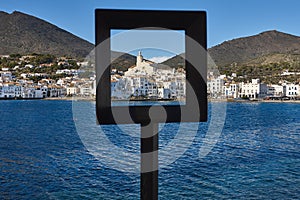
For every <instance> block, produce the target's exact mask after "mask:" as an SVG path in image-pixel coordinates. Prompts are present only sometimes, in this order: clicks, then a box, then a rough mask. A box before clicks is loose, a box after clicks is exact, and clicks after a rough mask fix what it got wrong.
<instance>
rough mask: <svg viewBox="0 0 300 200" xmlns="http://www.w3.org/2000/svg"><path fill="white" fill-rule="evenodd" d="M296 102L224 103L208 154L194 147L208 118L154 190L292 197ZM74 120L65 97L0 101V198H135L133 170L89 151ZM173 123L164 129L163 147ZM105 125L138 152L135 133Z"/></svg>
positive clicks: (299, 172) (298, 121) (168, 194)
mask: <svg viewBox="0 0 300 200" xmlns="http://www.w3.org/2000/svg"><path fill="white" fill-rule="evenodd" d="M80 106H82V107H83V108H85V107H86V108H90V109H92V108H93V107H94V103H91V102H81V104H80ZM299 107H300V105H299V104H284V103H228V104H227V112H226V121H225V125H224V128H223V131H222V134H221V135H220V138H219V139H218V141H217V143H216V145H215V146H214V148H213V149H212V151H211V152H210V153H209V154H208V155H207V156H205V157H204V158H199V149H200V147H201V145H203V138H204V137H205V135H204V133H205V131H206V130H207V128H208V125H209V122H207V123H203V124H201V125H200V128H199V131H198V132H197V134H196V137H195V139H194V140H193V142H192V144H191V146H189V148H188V150H187V151H186V152H185V153H184V154H183V156H182V157H180V158H179V159H178V160H176V162H174V163H173V164H171V165H170V166H169V167H167V168H165V169H162V170H160V173H159V198H160V199H298V198H299V196H300V188H299V187H300V118H299V116H300V109H299ZM76 120H78V119H77V118H75V117H74V116H73V113H72V102H71V101H0V182H1V187H0V199H139V176H138V175H137V174H132V173H125V172H120V171H118V170H115V169H112V168H111V167H109V166H107V165H105V164H104V162H102V160H99V159H97V157H96V156H95V155H93V154H90V153H89V151H88V150H87V149H86V147H85V146H84V144H83V142H82V140H81V139H80V138H81V136H80V134H79V135H78V132H77V131H76V127H75V122H76ZM176 126H177V124H169V125H168V126H167V127H166V128H165V129H163V130H162V132H161V133H160V147H161V148H163V146H164V145H167V144H168V141H170V140H172V139H173V137H174V132H173V131H172V130H174V127H176ZM106 129H111V131H110V135H109V139H110V140H111V141H112V142H113V143H114V144H116V145H118V146H119V147H122V148H123V149H126V150H128V151H129V152H136V153H137V154H138V149H139V143H138V140H137V139H136V138H131V137H130V136H128V135H124V134H120V132H119V131H114V129H115V127H111V128H109V127H106ZM129 129H137V126H129ZM168 130H169V131H168ZM99 145H100V146H101V145H102V144H99Z"/></svg>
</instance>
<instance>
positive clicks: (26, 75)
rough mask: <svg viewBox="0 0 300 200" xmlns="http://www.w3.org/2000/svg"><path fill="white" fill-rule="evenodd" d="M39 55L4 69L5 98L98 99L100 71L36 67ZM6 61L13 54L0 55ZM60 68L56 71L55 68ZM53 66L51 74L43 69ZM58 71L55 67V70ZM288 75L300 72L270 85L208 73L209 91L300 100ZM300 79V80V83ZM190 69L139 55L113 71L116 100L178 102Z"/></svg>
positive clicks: (80, 65)
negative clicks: (170, 65)
mask: <svg viewBox="0 0 300 200" xmlns="http://www.w3.org/2000/svg"><path fill="white" fill-rule="evenodd" d="M35 56H36V55H30V56H28V55H27V56H17V58H14V65H11V64H10V66H7V67H2V69H1V71H0V99H45V98H47V99H49V98H60V99H63V98H66V97H78V98H89V99H94V98H95V95H96V78H95V73H94V72H91V71H88V70H86V69H89V66H90V65H92V64H91V63H88V62H85V61H81V62H80V61H77V60H75V59H70V58H65V57H60V58H55V59H52V60H51V62H49V60H47V62H45V63H43V62H39V63H38V64H37V63H36V62H34V63H32V62H30V61H32V58H33V57H35ZM0 58H1V60H3V59H11V56H9V55H5V56H0ZM2 64H3V62H2ZM53 66H55V67H53ZM45 68H48V69H49V68H51V70H52V71H51V72H49V71H48V72H47V70H43V69H45ZM53 69H56V70H54V71H53ZM287 75H289V76H290V75H295V76H300V72H289V71H287V70H285V71H282V74H281V76H282V81H280V82H279V83H278V84H265V83H263V82H261V81H260V80H259V79H258V78H257V79H251V80H249V81H247V82H236V81H235V78H236V76H237V75H236V74H235V73H232V75H231V76H228V75H227V76H226V75H219V74H214V73H213V72H209V73H208V77H207V93H208V97H209V98H210V99H224V100H226V99H233V100H234V99H243V100H246V99H247V100H262V99H264V100H282V101H283V100H300V85H299V82H294V83H290V82H288V81H285V79H284V77H285V76H287ZM298 80H299V79H298ZM185 85H186V83H185V70H184V69H183V68H178V69H175V68H170V67H168V66H165V65H162V64H157V63H154V62H151V61H148V60H145V59H144V58H143V56H142V53H141V52H139V54H138V55H137V60H136V64H135V65H134V66H132V67H130V68H128V70H127V71H125V72H123V71H118V70H116V69H112V70H111V91H112V99H114V100H124V99H133V100H140V99H143V100H148V99H149V100H160V99H163V100H179V101H182V100H184V99H185V95H186V91H185V88H186V86H185Z"/></svg>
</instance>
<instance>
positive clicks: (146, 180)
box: [141, 123, 158, 200]
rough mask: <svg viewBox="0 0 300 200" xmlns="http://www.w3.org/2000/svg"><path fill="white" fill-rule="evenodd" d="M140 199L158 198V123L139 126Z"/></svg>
mask: <svg viewBox="0 0 300 200" xmlns="http://www.w3.org/2000/svg"><path fill="white" fill-rule="evenodd" d="M141 200H158V124H157V123H150V124H142V126H141Z"/></svg>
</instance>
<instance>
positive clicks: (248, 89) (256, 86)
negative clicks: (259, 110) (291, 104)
mask: <svg viewBox="0 0 300 200" xmlns="http://www.w3.org/2000/svg"><path fill="white" fill-rule="evenodd" d="M267 93H268V87H267V85H266V84H264V83H260V80H259V79H252V81H251V83H244V82H242V83H240V93H239V97H248V98H252V99H257V98H264V97H265V96H267Z"/></svg>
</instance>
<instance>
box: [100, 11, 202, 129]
mask: <svg viewBox="0 0 300 200" xmlns="http://www.w3.org/2000/svg"><path fill="white" fill-rule="evenodd" d="M95 21H96V48H95V57H96V77H97V78H96V81H97V82H96V83H97V88H96V91H97V92H96V115H97V122H98V123H99V124H128V123H132V122H134V123H141V124H147V123H150V121H151V120H152V121H151V122H156V123H160V122H202V121H207V86H206V76H207V54H206V50H207V29H206V12H204V11H157V10H155V11H153V10H114V9H96V10H95ZM149 27H151V29H152V30H153V27H155V29H157V30H159V29H170V30H184V31H185V41H186V42H185V43H186V45H185V55H186V60H185V66H186V82H188V83H189V84H186V104H185V105H175V106H174V105H163V107H164V109H165V110H166V112H167V119H165V118H163V117H164V116H161V117H160V116H156V118H155V119H153V118H152V119H150V117H149V113H148V112H149V109H150V107H152V108H151V109H154V112H155V109H157V111H158V112H159V109H160V106H131V105H129V108H128V106H112V105H111V85H110V84H111V83H110V64H111V63H110V62H111V49H110V36H111V35H110V33H111V30H112V29H126V30H129V29H136V28H143V29H147V28H149ZM187 38H190V39H187ZM195 42H196V43H197V44H199V45H195ZM191 63H193V65H192V64H191ZM193 93H194V94H195V95H193ZM193 96H196V98H197V99H196V100H197V104H196V106H198V107H199V110H200V115H199V113H196V111H195V110H198V109H194V106H195V104H194V103H192V101H195V99H193ZM128 110H129V112H130V116H126V115H128ZM197 112H199V111H197ZM113 113H118V115H124V117H123V118H122V120H121V121H120V120H118V121H117V122H116V121H115V119H114V116H113ZM182 116H185V117H184V118H182Z"/></svg>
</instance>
